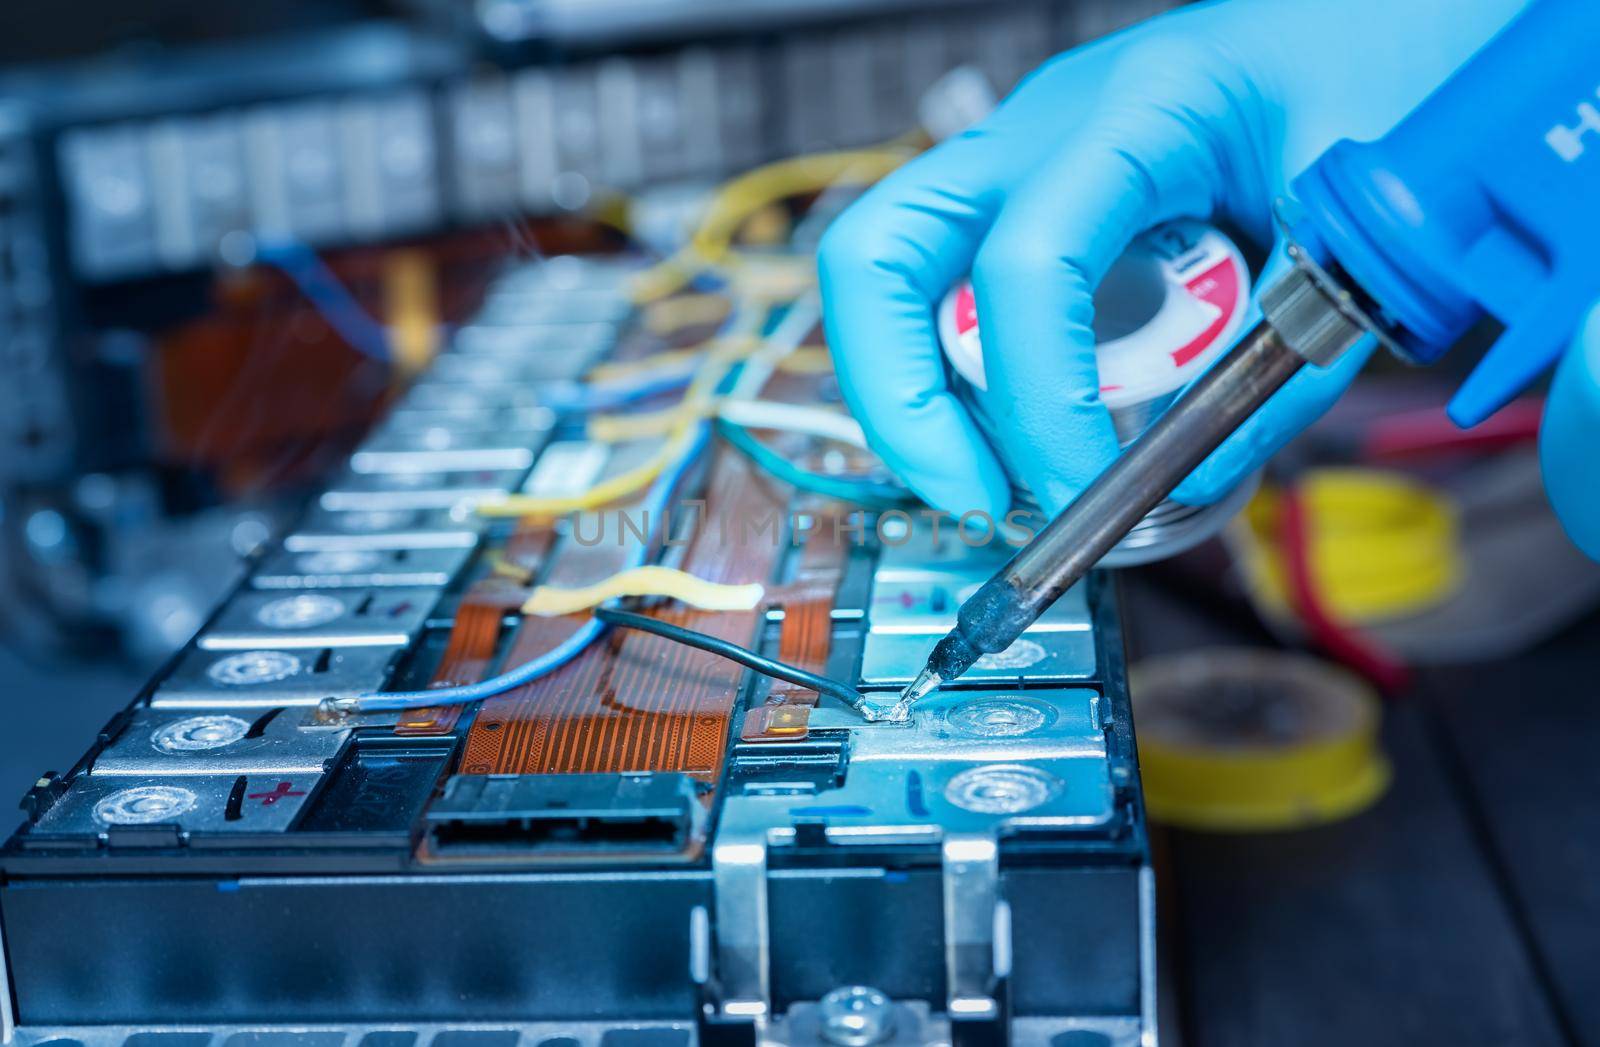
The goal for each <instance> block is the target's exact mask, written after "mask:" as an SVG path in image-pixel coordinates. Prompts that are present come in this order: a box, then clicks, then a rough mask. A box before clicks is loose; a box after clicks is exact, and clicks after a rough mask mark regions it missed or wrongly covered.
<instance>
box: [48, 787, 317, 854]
mask: <svg viewBox="0 0 1600 1047" xmlns="http://www.w3.org/2000/svg"><path fill="white" fill-rule="evenodd" d="M320 777H321V776H320V775H311V774H240V775H230V774H216V775H171V776H156V777H149V778H123V777H117V776H106V777H101V776H98V775H93V774H91V775H89V776H87V777H82V778H79V779H78V780H77V781H76V782H74V783H73V787H72V789H71V790H70V791H69V792H68V793H67V794H66V795H65V796H63V797H62V798H61V799H60V800H58V801H57V802H56V804H55V806H54V807H52V808H50V810H49V811H48V812H46V813H45V815H44V817H43V818H41V819H39V823H38V824H37V825H35V826H34V827H33V831H32V832H31V833H30V834H29V837H30V840H29V842H30V843H32V844H34V845H39V844H48V843H49V842H50V838H51V837H60V836H97V835H98V836H105V835H108V834H109V833H110V832H111V831H113V830H121V831H131V830H135V829H140V828H143V829H153V828H155V827H157V826H176V827H177V828H178V831H179V832H180V833H182V834H183V835H185V836H187V835H189V834H191V833H230V834H235V833H262V832H283V831H284V830H286V829H288V828H289V826H290V825H291V824H292V823H293V822H294V819H295V816H296V815H298V814H299V813H300V809H301V808H302V807H304V806H305V803H306V798H307V797H308V796H310V795H311V792H312V790H313V789H314V788H315V787H316V785H317V783H318V781H319V780H320Z"/></svg>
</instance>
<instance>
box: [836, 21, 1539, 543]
mask: <svg viewBox="0 0 1600 1047" xmlns="http://www.w3.org/2000/svg"><path fill="white" fill-rule="evenodd" d="M1521 3H1522V0H1472V2H1471V3H1461V2H1460V0H1344V2H1341V3H1332V2H1329V0H1224V2H1219V3H1213V4H1205V5H1201V6H1197V7H1191V8H1185V9H1183V10H1182V11H1178V12H1175V13H1172V14H1168V15H1164V16H1162V17H1160V18H1157V19H1154V20H1152V21H1150V22H1147V23H1145V24H1143V25H1141V26H1137V27H1135V28H1133V29H1131V30H1128V31H1126V32H1123V33H1119V34H1117V35H1115V36H1112V37H1109V38H1107V39H1105V40H1103V41H1100V42H1097V43H1094V44H1091V45H1089V46H1087V47H1083V48H1080V49H1078V50H1075V51H1070V52H1068V53H1066V54H1064V55H1061V56H1059V57H1057V58H1055V59H1054V60H1052V61H1051V62H1049V63H1047V64H1046V65H1045V66H1044V67H1043V68H1041V69H1040V70H1039V71H1038V72H1036V73H1035V74H1034V75H1033V76H1032V77H1031V78H1029V79H1028V80H1027V81H1026V82H1025V83H1024V84H1023V85H1022V86H1021V87H1019V88H1018V89H1017V91H1016V92H1015V93H1014V94H1013V95H1012V96H1011V97H1010V98H1009V99H1007V100H1006V102H1005V104H1004V105H1002V106H1001V107H1000V109H998V110H997V111H996V112H995V113H994V114H993V115H992V116H991V117H990V118H989V119H987V120H985V121H984V122H983V123H982V124H981V125H979V126H978V127H977V128H975V129H973V130H971V131H969V132H967V133H966V134H964V135H962V136H960V137H958V138H955V139H952V140H951V141H949V142H946V143H945V144H944V145H942V146H940V147H939V148H937V149H934V150H932V151H931V152H930V153H928V154H927V155H926V156H923V157H920V158H918V159H917V160H916V161H914V162H913V163H911V164H908V165H907V166H906V167H905V168H904V169H902V170H900V171H897V172H896V173H895V174H893V175H891V176H890V177H889V178H887V179H885V180H884V181H883V183H882V184H880V185H878V186H877V187H875V188H874V189H873V190H872V191H871V192H870V193H868V194H867V195H866V196H865V197H864V198H863V199H862V200H861V201H859V202H858V203H857V204H856V205H855V206H854V207H853V208H851V209H850V210H849V211H848V212H846V213H845V214H844V215H843V216H841V218H840V219H839V220H838V222H836V223H835V225H834V226H833V228H832V229H831V230H830V231H829V232H828V234H827V236H826V238H825V239H824V242H823V245H822V249H821V255H820V259H819V265H820V269H821V276H822V289H823V295H824V298H825V301H826V304H827V328H828V338H829V342H830V345H831V346H832V347H833V350H834V355H835V360H836V363H837V366H838V368H839V373H840V377H841V379H842V382H843V386H844V391H845V398H846V400H847V401H848V403H849V405H850V407H851V409H852V410H853V411H854V412H855V414H856V417H857V418H859V419H860V420H861V423H862V425H863V427H864V428H865V430H866V433H867V436H868V438H869V439H870V441H871V443H872V446H873V447H874V448H875V449H876V450H877V451H878V452H879V453H880V454H881V455H882V456H883V457H884V459H885V461H886V462H887V463H888V465H889V466H890V467H891V468H892V469H894V470H895V472H896V473H898V474H899V475H900V476H901V477H902V478H903V479H904V480H905V481H906V482H907V483H908V484H910V485H911V487H912V488H913V489H914V490H915V491H916V492H917V493H918V494H919V495H921V496H922V497H923V498H924V499H925V500H926V501H928V502H929V503H930V504H932V505H935V506H937V507H939V508H942V509H945V510H948V511H950V512H955V513H960V512H963V511H966V510H969V509H980V510H983V511H985V512H988V513H990V514H991V515H994V516H999V515H1001V514H1003V513H1004V512H1005V511H1006V509H1007V507H1008V506H1009V504H1010V491H1009V485H1008V482H1007V479H1006V476H1005V474H1004V472H1003V471H1002V469H1001V466H1000V464H999V461H998V460H997V458H996V455H995V452H994V450H993V449H991V448H990V447H989V446H988V444H987V443H986V442H985V440H984V438H983V436H982V435H981V434H980V432H979V430H978V429H977V427H976V426H975V425H974V424H973V421H972V419H971V418H970V417H969V415H968V413H967V411H966V410H965V409H964V408H963V407H962V405H961V404H960V403H959V402H957V401H956V399H955V398H954V397H953V396H952V395H951V393H950V392H949V391H948V390H947V388H946V384H945V372H944V367H943V364H942V360H941V351H940V349H939V345H938V339H937V336H936V334H935V330H934V319H933V317H934V306H935V304H936V303H937V302H938V301H939V300H940V299H941V298H942V297H943V295H944V293H945V291H946V289H947V288H949V287H950V286H951V284H952V283H954V282H955V281H956V280H957V279H958V278H960V277H961V276H963V275H964V274H966V273H967V272H968V271H969V270H970V271H971V273H972V281H973V288H974V291H975V293H976V296H977V306H978V315H979V322H980V324H981V325H982V328H983V346H984V361H985V367H986V370H987V374H988V381H989V389H988V392H987V393H985V394H982V395H985V396H986V399H985V401H984V407H985V409H986V410H987V411H988V412H989V413H990V414H991V415H992V417H993V419H994V421H995V423H996V426H997V427H998V429H999V434H998V435H999V439H1000V441H1001V442H1002V444H1003V445H1004V447H1003V450H1004V454H1005V458H1006V460H1007V461H1009V462H1010V463H1011V464H1012V465H1013V467H1014V468H1015V469H1016V471H1017V472H1018V473H1020V478H1021V479H1022V480H1023V481H1024V482H1025V483H1026V484H1027V485H1028V486H1029V487H1030V488H1032V490H1033V492H1034V493H1035V495H1036V496H1038V498H1039V500H1040V503H1041V504H1042V505H1043V506H1044V508H1045V509H1046V510H1048V511H1049V512H1051V513H1054V512H1056V511H1059V510H1060V509H1061V508H1062V507H1063V506H1065V505H1066V504H1067V503H1068V502H1070V501H1071V500H1072V499H1073V498H1075V497H1076V496H1077V494H1078V493H1079V492H1080V491H1081V490H1082V489H1083V488H1084V487H1085V486H1086V485H1087V484H1088V483H1089V482H1090V481H1091V480H1092V479H1093V478H1094V477H1095V476H1096V475H1098V474H1099V472H1100V471H1101V470H1102V469H1103V468H1105V466H1106V464H1107V463H1108V462H1109V461H1110V460H1111V459H1112V458H1113V457H1114V456H1115V454H1116V453H1117V442H1116V438H1115V435H1114V433H1113V431H1112V426H1111V419H1110V415H1109V414H1108V413H1107V411H1106V408H1105V406H1104V405H1103V404H1102V403H1101V402H1100V398H1099V393H1098V389H1099V382H1098V381H1097V380H1096V375H1095V360H1094V339H1093V335H1092V333H1091V330H1090V321H1091V316H1092V301H1091V295H1092V291H1093V289H1094V288H1095V287H1096V286H1097V285H1098V283H1099V281H1100V278H1101V276H1102V275H1103V274H1104V273H1105V271H1106V269H1107V268H1108V267H1109V265H1110V264H1111V262H1112V261H1113V260H1115V259H1116V257H1117V256H1118V255H1119V254H1120V253H1121V252H1122V250H1123V248H1125V247H1126V246H1127V244H1128V242H1129V240H1131V239H1132V238H1133V237H1134V236H1135V235H1137V234H1138V233H1140V232H1142V231H1143V230H1145V229H1147V228H1149V227H1151V226H1153V225H1155V224H1157V223H1159V222H1162V221H1166V220H1169V219H1172V218H1177V217H1184V216H1189V217H1202V218H1204V217H1211V216H1226V217H1227V218H1230V219H1232V220H1233V221H1234V222H1235V223H1236V224H1237V225H1238V226H1239V227H1240V228H1242V229H1243V230H1245V232H1246V233H1247V234H1249V235H1250V236H1251V237H1253V238H1255V239H1256V240H1257V241H1258V242H1259V243H1261V244H1264V245H1265V244H1269V243H1276V241H1277V236H1276V230H1275V228H1274V226H1273V223H1272V218H1271V208H1272V204H1273V201H1274V199H1275V198H1277V197H1278V196H1280V195H1282V194H1283V193H1284V189H1285V186H1286V184H1287V183H1288V181H1289V180H1290V179H1291V178H1293V177H1294V175H1296V174H1298V173H1299V172H1300V171H1301V170H1302V169H1304V168H1305V167H1306V166H1307V165H1309V164H1310V163H1311V161H1313V160H1315V159H1316V158H1317V156H1318V155H1320V154H1321V153H1322V151H1323V150H1324V149H1325V148H1327V146H1329V145H1330V144H1332V143H1333V142H1334V141H1336V140H1337V139H1339V138H1355V139H1369V138H1375V137H1377V136H1379V135H1381V134H1383V133H1384V132H1385V131H1386V130H1388V129H1389V128H1390V127H1391V126H1393V125H1394V124H1395V123H1396V122H1397V121H1398V120H1399V119H1400V117H1402V116H1404V115H1405V114H1406V113H1407V112H1408V111H1409V110H1410V109H1411V108H1412V107H1414V106H1415V105H1416V104H1417V103H1418V102H1420V101H1421V100H1422V98H1423V97H1424V96H1425V95H1426V94H1427V93H1428V92H1429V91H1430V90H1431V89H1432V88H1433V87H1435V86H1436V85H1438V84H1439V83H1440V82H1441V81H1442V80H1444V79H1445V77H1447V76H1448V75H1449V73H1450V72H1451V71H1452V70H1454V69H1455V68H1456V66H1458V65H1460V64H1461V63H1462V62H1463V61H1464V60H1465V59H1466V58H1468V57H1469V56H1470V55H1471V54H1472V53H1473V52H1474V51H1475V50H1476V49H1477V48H1478V47H1479V46H1481V45H1482V44H1483V43H1485V42H1486V41H1487V40H1488V39H1489V38H1490V37H1491V36H1492V35H1493V34H1494V33H1495V31H1496V30H1497V29H1499V28H1500V27H1501V26H1502V25H1503V24H1505V23H1506V22H1507V21H1509V19H1510V18H1511V16H1512V15H1513V14H1514V13H1515V12H1516V11H1517V10H1518V9H1519V8H1520V7H1521ZM1445 145H1446V143H1441V148H1444V147H1445ZM1281 264H1282V258H1281V251H1280V252H1275V265H1278V266H1281ZM1271 275H1272V273H1271V272H1269V274H1268V276H1267V277H1266V278H1265V279H1264V280H1263V281H1262V283H1265V282H1266V280H1268V279H1270V278H1271ZM1257 315H1259V314H1257ZM1371 351H1372V347H1371V345H1370V344H1369V345H1366V346H1360V347H1357V348H1356V349H1354V350H1352V351H1351V352H1349V353H1347V354H1346V355H1345V356H1344V357H1343V358H1342V359H1341V360H1340V361H1339V362H1338V363H1337V364H1335V365H1334V366H1332V367H1331V368H1328V369H1325V370H1324V369H1318V368H1307V369H1306V371H1305V372H1303V373H1302V374H1300V375H1298V376H1296V377H1295V378H1294V379H1293V380H1292V381H1291V382H1290V383H1289V384H1288V385H1287V386H1286V387H1285V388H1284V389H1283V390H1281V391H1280V392H1279V394H1278V395H1277V396H1276V397H1274V398H1273V400H1272V401H1270V402H1269V403H1268V404H1267V405H1266V406H1265V407H1263V408H1262V409H1261V410H1260V411H1258V412H1257V414H1256V415H1255V417H1253V418H1251V419H1250V420H1249V421H1248V422H1247V423H1246V424H1245V426H1244V427H1242V428H1241V430H1240V431H1239V432H1238V433H1237V434H1235V435H1234V436H1233V437H1232V439H1230V440H1229V441H1228V442H1227V443H1226V444H1224V445H1223V446H1222V447H1220V448H1218V450H1217V451H1216V453H1215V454H1213V455H1212V456H1211V457H1210V458H1209V459H1208V460H1207V461H1206V462H1205V463H1203V464H1202V465H1201V467H1200V468H1199V469H1198V470H1197V471H1196V472H1195V473H1194V474H1193V475H1192V476H1191V477H1190V478H1189V479H1188V480H1187V481H1186V482H1185V483H1184V484H1183V485H1182V486H1181V487H1180V488H1179V489H1178V491H1177V492H1176V494H1177V496H1178V497H1179V498H1181V499H1183V500H1185V501H1189V502H1196V503H1204V502H1209V501H1214V500H1215V499H1217V498H1220V497H1221V496H1222V495H1224V494H1225V493H1227V491H1228V490H1229V488H1231V487H1232V486H1233V485H1234V484H1235V483H1236V482H1237V481H1238V480H1239V479H1240V478H1242V477H1243V476H1245V475H1246V474H1248V473H1249V472H1250V471H1252V470H1253V469H1255V468H1257V467H1258V466H1260V465H1261V464H1262V462H1264V461H1265V460H1266V458H1267V457H1268V456H1270V455H1271V454H1272V453H1273V452H1275V451H1276V450H1277V449H1278V448H1279V447H1281V446H1282V445H1283V444H1284V443H1285V442H1286V441H1287V440H1288V439H1289V438H1290V437H1291V436H1293V435H1294V434H1295V433H1296V432H1297V431H1298V430H1299V429H1301V428H1302V427H1303V426H1305V425H1306V424H1307V423H1308V422H1310V421H1311V420H1312V419H1313V418H1315V417H1316V416H1317V415H1318V414H1320V413H1321V412H1322V411H1324V410H1325V409H1326V408H1327V407H1328V406H1329V405H1330V404H1331V403H1332V402H1333V400H1334V399H1335V398H1336V397H1337V396H1338V395H1339V393H1340V392H1342V391H1343V389H1344V388H1345V386H1346V385H1348V384H1349V382H1350V381H1351V379H1352V378H1354V376H1355V374H1356V372H1357V371H1358V370H1359V369H1360V367H1361V365H1362V364H1363V362H1364V361H1365V359H1366V357H1367V356H1368V355H1369V354H1370V353H1371Z"/></svg>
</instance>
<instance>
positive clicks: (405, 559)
mask: <svg viewBox="0 0 1600 1047" xmlns="http://www.w3.org/2000/svg"><path fill="white" fill-rule="evenodd" d="M471 556H472V549H471V547H467V548H450V549H319V550H315V551H310V552H291V551H289V550H280V551H279V552H277V553H274V554H273V555H272V556H270V557H268V558H267V561H266V563H264V564H262V565H261V567H260V568H259V569H257V571H256V573H255V574H254V575H252V576H251V578H250V584H251V586H252V587H253V588H256V589H366V588H393V587H397V586H401V587H416V588H434V589H440V588H443V587H445V586H447V585H449V584H450V583H451V582H452V581H454V580H455V577H456V575H457V574H459V573H460V572H461V569H462V567H464V566H465V565H466V562H467V560H468V558H470V557H471Z"/></svg>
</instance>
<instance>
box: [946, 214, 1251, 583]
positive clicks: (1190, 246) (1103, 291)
mask: <svg viewBox="0 0 1600 1047" xmlns="http://www.w3.org/2000/svg"><path fill="white" fill-rule="evenodd" d="M1249 302H1250V271H1249V269H1248V267H1247V266H1246V265H1245V260H1244V256H1243V255H1241V254H1240V253H1239V249H1238V247H1237V246H1236V245H1235V244H1234V243H1233V241H1232V240H1230V239H1229V238H1228V237H1227V236H1225V235H1223V234H1222V233H1221V232H1219V231H1218V230H1217V229H1215V228H1213V227H1211V226H1209V225H1207V224H1205V223H1203V222H1197V221H1192V220H1179V221H1174V222H1167V223H1165V224H1163V225H1159V226H1157V227H1155V228H1154V229H1151V230H1149V231H1148V232H1146V233H1144V234H1143V235H1141V236H1139V237H1138V238H1136V239H1135V240H1134V242H1133V243H1132V244H1131V245H1130V246H1129V247H1128V249H1127V250H1126V251H1124V252H1123V254H1122V256H1121V257H1120V258H1118V259H1117V261H1116V263H1115V264H1113V265H1112V267H1111V269H1110V270H1109V271H1108V272H1107V273H1106V275H1105V277H1104V279H1102V280H1101V282H1100V287H1099V289H1098V290H1097V291H1096V292H1095V298H1094V333H1095V339H1096V343H1097V344H1096V346H1095V361H1096V364H1097V366H1098V370H1099V375H1100V398H1101V400H1102V401H1103V402H1104V403H1105V405H1106V407H1107V408H1108V409H1109V410H1110V412H1111V421H1112V424H1113V425H1114V426H1115V427H1116V431H1117V439H1118V440H1119V441H1120V442H1121V444H1122V446H1124V447H1126V446H1128V445H1129V444H1131V443H1132V442H1133V441H1134V440H1136V439H1137V438H1138V437H1139V435H1140V434H1141V433H1143V432H1144V431H1145V430H1146V429H1147V428H1149V426H1150V424H1151V423H1152V422H1154V421H1155V420H1156V419H1157V418H1159V417H1160V416H1161V414H1162V412H1164V411H1165V410H1166V409H1167V408H1168V407H1169V406H1171V404H1172V403H1173V401H1174V400H1176V399H1177V397H1178V394H1179V393H1180V392H1181V391H1182V390H1183V388H1184V387H1185V386H1187V385H1188V384H1189V382H1191V381H1192V380H1194V379H1195V378H1197V377H1198V376H1199V375H1200V374H1201V373H1202V372H1203V371H1205V369H1206V368H1207V367H1208V366H1209V365H1210V364H1211V362H1212V361H1213V360H1215V359H1216V358H1217V357H1218V356H1220V355H1221V354H1222V353H1223V352H1224V351H1226V350H1227V348H1228V346H1229V345H1231V344H1232V343H1233V340H1234V338H1235V337H1236V336H1237V335H1238V334H1239V331H1240V329H1241V328H1242V327H1243V326H1244V321H1245V314H1246V312H1247V311H1248V308H1249ZM938 321H939V338H940V342H941V343H942V344H943V347H944V352H945V356H946V358H947V359H948V361H949V363H950V367H951V368H952V370H953V371H954V372H955V373H954V375H953V376H952V384H953V387H954V391H955V393H956V395H957V396H958V397H960V398H961V400H962V402H963V403H965V404H966V405H967V407H968V409H969V410H970V411H971V412H972V414H973V417H974V420H975V421H976V422H977V423H978V426H979V427H980V428H981V429H983V431H984V432H985V433H986V434H987V435H988V436H989V437H990V438H991V442H992V443H993V444H994V446H995V447H996V448H997V449H1001V450H999V453H1000V456H1001V460H1002V463H1003V464H1004V465H1005V467H1006V471H1007V473H1008V474H1009V475H1010V477H1011V480H1012V500H1013V504H1014V506H1015V507H1016V508H1019V509H1027V510H1032V511H1034V512H1037V511H1038V503H1037V501H1036V500H1035V499H1034V497H1033V493H1032V492H1031V491H1029V490H1028V488H1027V487H1026V485H1024V484H1023V483H1022V482H1021V481H1020V480H1019V479H1018V473H1017V470H1016V469H1015V468H1014V467H1013V465H1012V463H1011V462H1009V461H1006V460H1005V454H1004V451H1003V449H1002V448H1003V444H1002V443H1001V441H1000V440H998V439H996V438H995V437H996V436H997V427H996V425H995V422H994V420H993V418H992V417H991V416H990V414H989V412H988V410H987V409H986V408H985V406H984V402H983V401H984V396H983V393H984V392H985V391H986V390H987V389H988V379H987V377H986V375H985V373H984V365H983V345H982V341H981V339H980V337H979V331H978V315H977V304H976V300H975V298H974V295H973V291H972V285H971V284H970V283H968V282H966V281H962V282H961V283H959V284H957V285H956V286H955V287H954V288H952V289H951V291H950V293H949V294H948V295H946V296H945V298H944V301H943V302H942V303H941V304H940V306H939V315H938ZM1255 485H1256V478H1255V477H1253V476H1252V477H1251V478H1250V479H1249V480H1247V481H1245V482H1243V483H1241V484H1239V485H1238V486H1237V487H1236V488H1234V490H1233V491H1231V492H1230V493H1229V494H1228V495H1227V497H1225V498H1223V499H1221V500H1220V501H1218V502H1216V503H1214V504H1212V505H1200V506H1195V505H1185V504H1183V503H1181V502H1175V501H1170V500H1169V501H1165V502H1162V503H1161V504H1160V505H1158V506H1156V508H1154V509H1152V510H1151V511H1150V513H1149V514H1148V515H1146V516H1145V518H1144V519H1143V520H1141V521H1140V522H1139V523H1138V525H1137V526H1135V527H1134V529H1133V530H1132V531H1131V532H1129V534H1128V535H1127V537H1126V538H1124V539H1123V540H1122V541H1121V542H1120V543H1118V544H1117V546H1116V548H1114V549H1112V551H1111V552H1110V553H1108V554H1107V555H1106V556H1105V558H1104V559H1103V560H1102V561H1101V563H1102V564H1103V565H1104V566H1107V567H1126V566H1132V565H1135V564H1141V563H1149V562H1151V561H1153V560H1160V559H1163V558H1165V557H1168V556H1173V555H1175V554H1177V553H1180V552H1182V551H1183V550H1185V549H1188V548H1190V547H1192V546H1194V545H1198V544H1199V543H1200V542H1202V541H1204V540H1206V539H1207V538H1209V537H1211V536H1212V535H1214V534H1216V533H1217V532H1218V531H1219V530H1220V529H1221V528H1222V527H1223V526H1224V525H1225V524H1226V523H1227V522H1228V520H1229V519H1230V518H1232V517H1233V515H1234V514H1235V513H1237V512H1238V511H1239V509H1240V508H1241V507H1243V505H1244V504H1245V502H1247V501H1248V500H1249V498H1250V495H1251V492H1252V491H1254V489H1255Z"/></svg>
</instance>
